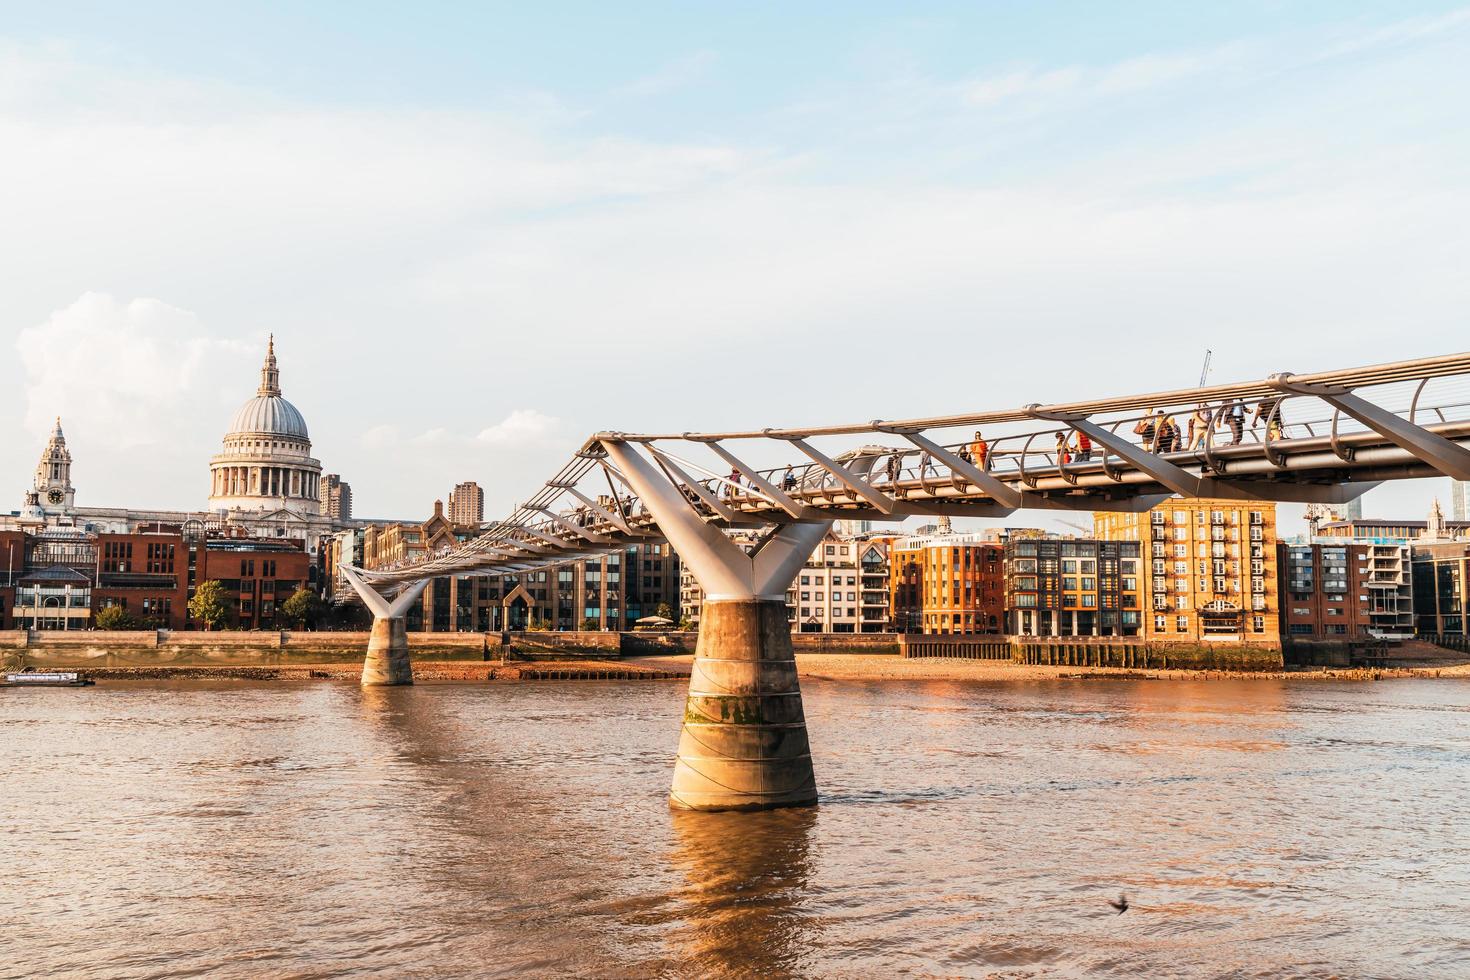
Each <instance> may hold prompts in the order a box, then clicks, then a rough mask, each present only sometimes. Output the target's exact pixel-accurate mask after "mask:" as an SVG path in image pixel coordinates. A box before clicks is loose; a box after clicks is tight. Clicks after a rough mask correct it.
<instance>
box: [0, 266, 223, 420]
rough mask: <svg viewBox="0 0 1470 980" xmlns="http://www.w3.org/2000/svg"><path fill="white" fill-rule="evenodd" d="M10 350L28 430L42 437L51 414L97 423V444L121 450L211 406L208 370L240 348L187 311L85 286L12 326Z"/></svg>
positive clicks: (211, 375)
mask: <svg viewBox="0 0 1470 980" xmlns="http://www.w3.org/2000/svg"><path fill="white" fill-rule="evenodd" d="M15 349H16V352H17V354H18V355H19V357H20V361H21V364H22V365H23V367H24V372H25V392H26V406H25V415H24V424H25V428H26V430H27V431H28V432H30V433H31V435H32V436H37V437H41V438H44V435H45V433H46V432H47V431H48V430H49V429H50V426H51V422H52V419H53V418H54V417H55V416H57V415H61V416H76V417H79V418H83V419H87V420H89V421H92V422H94V423H95V422H103V423H105V425H106V427H107V441H108V442H109V443H110V444H112V445H114V446H117V447H119V448H124V449H127V448H135V447H139V446H147V445H152V444H157V443H160V442H163V441H165V440H171V439H173V438H174V437H175V436H176V435H177V434H178V433H179V432H180V430H181V429H184V430H188V429H191V428H192V425H191V423H192V422H193V421H194V419H195V418H197V417H198V415H199V411H198V410H199V409H201V408H205V407H208V406H217V405H218V403H217V400H216V399H215V398H214V397H213V395H214V392H215V386H214V378H215V377H216V372H218V371H219V370H220V368H221V366H222V365H224V364H227V363H229V362H230V361H233V360H237V359H240V358H243V357H244V356H246V354H247V353H248V348H247V347H246V346H245V345H243V344H240V343H237V342H234V341H227V340H219V339H216V338H214V337H210V336H208V334H207V333H206V331H205V330H204V328H203V327H202V326H201V324H200V322H199V319H198V317H196V316H195V315H194V314H193V313H191V312H189V311H188V310H182V309H179V308H178V307H174V306H170V305H168V304H167V303H164V302H161V301H159V300H156V299H148V298H139V299H133V300H130V301H127V302H123V301H121V300H118V299H115V298H114V297H112V296H109V295H107V294H105V293H86V294H84V295H83V296H81V297H80V298H79V299H77V300H76V301H75V302H73V303H72V304H71V305H70V306H67V307H65V308H63V309H60V310H57V311H56V312H54V313H52V314H51V316H50V317H48V318H47V319H46V321H45V322H44V323H41V324H37V325H36V326H33V327H28V328H26V329H24V330H21V331H20V333H19V334H18V335H17V337H16V340H15ZM215 424H217V425H218V424H221V422H220V421H219V420H216V422H215ZM221 431H222V430H221Z"/></svg>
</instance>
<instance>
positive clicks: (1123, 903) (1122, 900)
mask: <svg viewBox="0 0 1470 980" xmlns="http://www.w3.org/2000/svg"><path fill="white" fill-rule="evenodd" d="M1108 904H1109V905H1111V906H1112V907H1113V908H1115V909H1117V910H1118V914H1119V915H1122V914H1123V913H1124V912H1127V911H1128V895H1127V894H1126V893H1124V892H1119V893H1118V900H1117V901H1116V902H1115V901H1113V900H1112V899H1109V900H1108Z"/></svg>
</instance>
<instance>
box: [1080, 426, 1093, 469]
mask: <svg viewBox="0 0 1470 980" xmlns="http://www.w3.org/2000/svg"><path fill="white" fill-rule="evenodd" d="M1091 459H1092V440H1091V439H1089V438H1088V437H1087V433H1086V432H1083V431H1082V430H1081V429H1078V430H1077V461H1078V462H1079V463H1086V462H1089V461H1090V460H1091Z"/></svg>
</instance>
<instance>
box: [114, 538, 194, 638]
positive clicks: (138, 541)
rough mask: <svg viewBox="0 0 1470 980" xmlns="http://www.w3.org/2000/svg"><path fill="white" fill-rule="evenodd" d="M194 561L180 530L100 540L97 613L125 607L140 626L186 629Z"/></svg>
mask: <svg viewBox="0 0 1470 980" xmlns="http://www.w3.org/2000/svg"><path fill="white" fill-rule="evenodd" d="M193 567H194V561H193V558H192V555H191V553H190V550H189V546H188V545H187V544H186V543H185V541H184V537H183V535H182V534H180V533H179V532H178V531H177V530H169V531H164V530H162V529H157V530H154V531H152V532H147V533H142V534H99V535H97V583H96V588H95V589H94V592H93V596H92V600H93V601H92V605H93V608H94V609H95V610H97V611H101V610H103V609H106V608H108V607H110V606H116V607H120V608H122V609H124V610H126V611H127V613H128V614H129V615H130V616H132V617H133V618H134V619H136V620H137V621H138V622H140V623H146V624H149V625H152V626H156V627H158V628H161V629H185V628H186V626H187V623H188V611H189V595H190V591H191V586H192V585H193V584H194V583H192V582H190V581H189V578H188V575H187V572H188V570H189V569H191V568H193Z"/></svg>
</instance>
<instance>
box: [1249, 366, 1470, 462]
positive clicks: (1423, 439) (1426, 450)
mask: <svg viewBox="0 0 1470 980" xmlns="http://www.w3.org/2000/svg"><path fill="white" fill-rule="evenodd" d="M1294 377H1295V376H1294V375H1292V374H1290V373H1282V374H1273V375H1271V377H1270V378H1269V379H1267V380H1268V381H1269V383H1270V384H1271V386H1272V387H1274V388H1276V389H1277V390H1279V391H1285V392H1291V393H1293V394H1298V395H1312V396H1314V397H1316V398H1320V399H1322V400H1323V401H1324V402H1326V403H1327V404H1329V405H1331V406H1332V407H1333V408H1337V409H1340V410H1341V411H1342V412H1343V413H1344V414H1346V415H1351V416H1352V417H1353V418H1355V419H1357V420H1358V421H1359V422H1362V423H1363V424H1364V425H1366V426H1367V427H1368V428H1370V429H1372V430H1373V431H1374V432H1376V433H1378V434H1379V435H1381V436H1383V437H1384V438H1385V439H1387V440H1389V441H1390V442H1392V443H1393V444H1394V445H1396V446H1398V447H1399V448H1400V449H1404V450H1406V451H1408V452H1410V453H1413V454H1414V456H1415V457H1416V458H1418V459H1420V460H1422V461H1424V462H1425V463H1428V464H1429V465H1430V466H1432V467H1434V468H1435V469H1436V470H1438V471H1439V472H1441V473H1443V474H1444V475H1445V476H1447V477H1449V478H1450V479H1452V480H1470V452H1466V451H1465V450H1464V449H1462V448H1461V447H1460V446H1457V445H1455V444H1454V443H1453V442H1450V441H1449V440H1448V439H1446V438H1445V437H1444V436H1440V435H1436V434H1435V433H1433V432H1430V431H1428V430H1427V429H1424V428H1423V427H1421V426H1418V425H1415V424H1414V423H1413V422H1409V421H1407V420H1405V419H1402V418H1399V417H1398V416H1397V415H1395V414H1394V413H1392V412H1390V411H1388V410H1387V409H1384V408H1381V407H1380V406H1378V405H1375V404H1373V403H1372V402H1370V401H1368V400H1367V399H1366V398H1362V397H1360V396H1358V395H1355V394H1353V393H1352V391H1351V390H1350V389H1348V388H1343V387H1339V386H1335V385H1323V384H1309V383H1307V382H1304V381H1296V380H1294Z"/></svg>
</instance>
